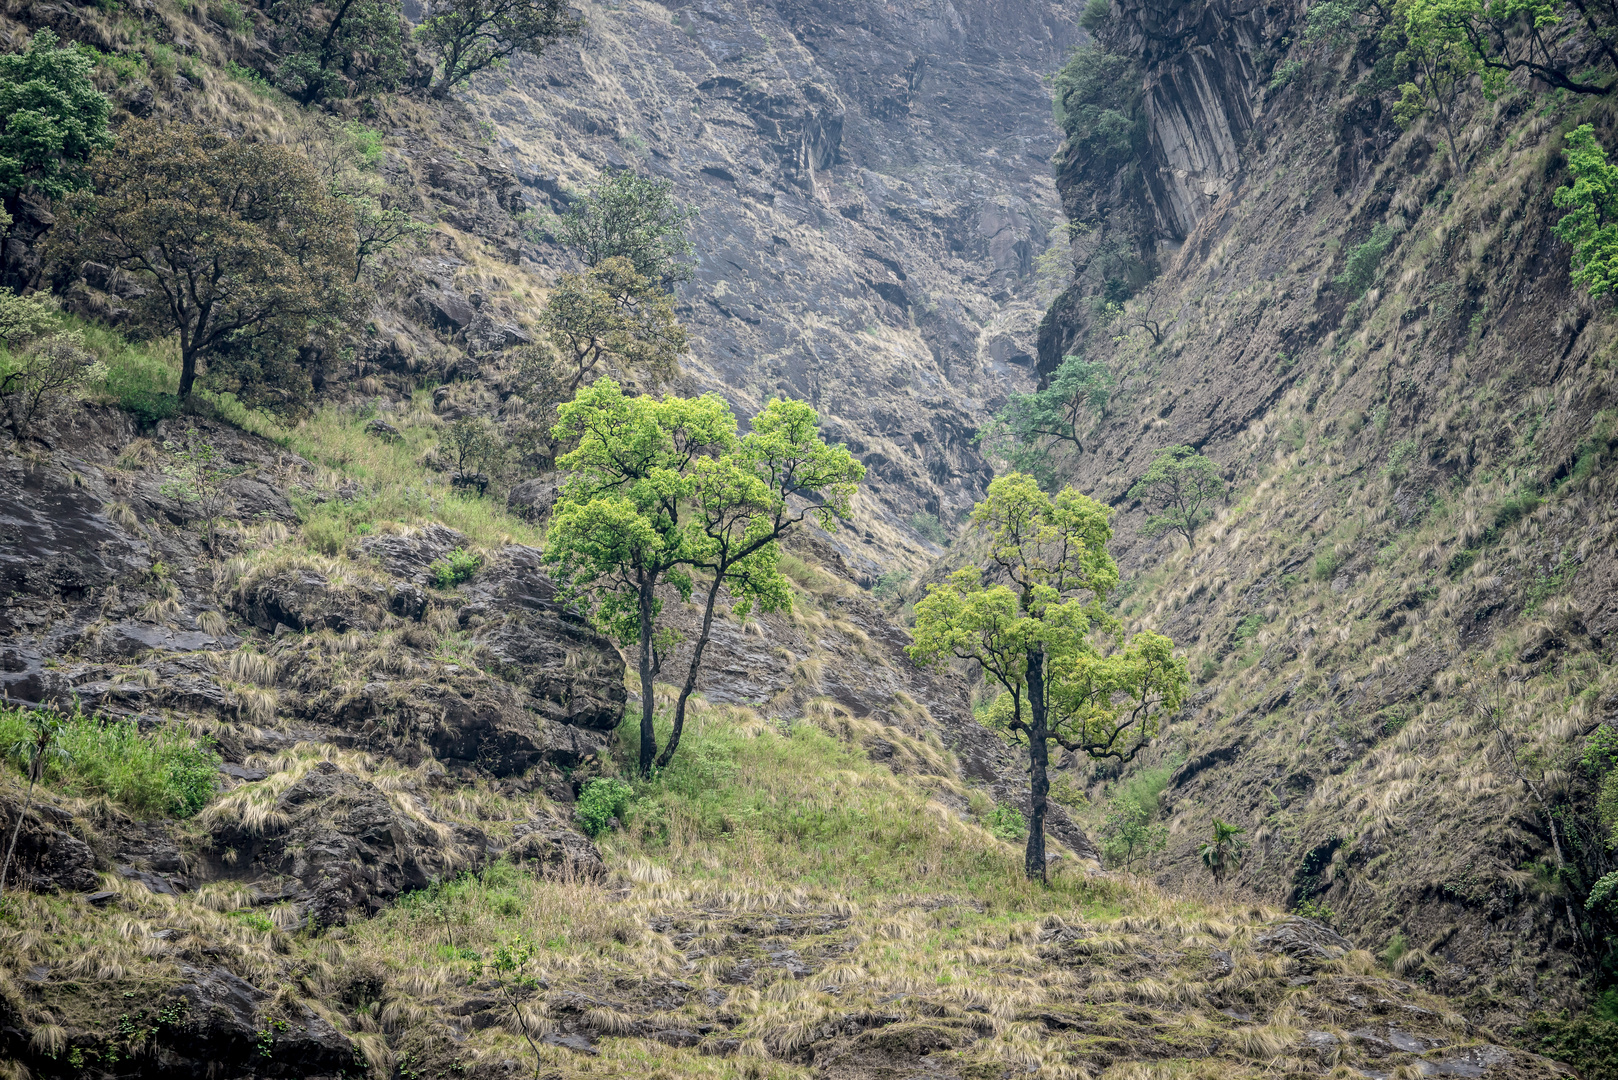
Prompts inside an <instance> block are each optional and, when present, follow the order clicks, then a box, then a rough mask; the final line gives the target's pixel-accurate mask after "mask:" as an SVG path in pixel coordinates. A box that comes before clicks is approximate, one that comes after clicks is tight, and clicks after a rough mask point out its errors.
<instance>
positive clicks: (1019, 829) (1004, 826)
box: [983, 803, 1028, 842]
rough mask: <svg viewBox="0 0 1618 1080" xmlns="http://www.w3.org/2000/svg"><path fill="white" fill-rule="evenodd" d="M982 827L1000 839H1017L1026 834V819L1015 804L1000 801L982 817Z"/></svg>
mask: <svg viewBox="0 0 1618 1080" xmlns="http://www.w3.org/2000/svg"><path fill="white" fill-rule="evenodd" d="M983 827H984V828H986V829H988V830H989V831H990V832H992V833H994V835H996V836H998V837H999V838H1000V839H1002V840H1010V841H1013V842H1015V841H1018V840H1021V839H1022V838H1023V837H1025V836H1027V835H1028V819H1027V818H1025V817H1023V816H1022V811H1021V810H1018V809H1017V808H1016V807H1015V806H1008V805H1006V804H1005V803H1001V804H1000V805H999V806H996V807H995V808H994V809H993V810H991V811H989V816H988V817H986V818H984V819H983Z"/></svg>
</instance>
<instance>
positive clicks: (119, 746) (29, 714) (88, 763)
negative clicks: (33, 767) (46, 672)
mask: <svg viewBox="0 0 1618 1080" xmlns="http://www.w3.org/2000/svg"><path fill="white" fill-rule="evenodd" d="M33 715H34V714H33V711H32V710H28V709H4V710H0V748H3V749H4V751H5V755H6V758H5V760H6V764H7V765H8V766H9V767H10V768H12V769H13V770H15V771H16V773H17V774H18V775H19V776H26V772H25V762H24V759H23V758H22V757H21V756H20V755H19V753H18V752H17V750H16V747H17V744H19V743H26V742H29V741H31V740H32V734H33V732H32V723H31V721H32V719H33ZM57 745H58V746H60V748H61V749H62V751H64V753H63V754H62V755H53V756H49V757H48V758H47V763H46V768H45V775H44V778H43V783H44V784H45V785H46V786H47V787H50V788H52V789H54V790H57V791H60V792H62V793H63V794H67V795H78V796H95V795H103V796H106V797H107V798H109V799H111V800H113V801H114V802H117V803H120V804H122V805H123V806H124V807H126V808H128V809H129V810H130V811H131V812H132V813H135V814H138V815H140V816H143V817H157V816H160V815H164V814H167V815H169V816H172V817H181V818H183V817H190V816H191V815H193V814H195V813H196V812H197V811H199V810H201V809H202V808H203V807H204V806H206V805H207V804H208V801H209V800H210V799H211V798H213V795H214V792H215V790H216V789H217V788H218V785H219V756H218V755H217V754H215V753H214V751H213V748H212V746H211V745H210V744H209V743H208V742H207V741H206V740H204V739H197V738H194V737H193V736H191V735H190V734H188V733H187V732H186V731H185V729H183V728H181V727H179V726H178V725H175V724H164V725H162V726H161V727H158V728H155V729H153V730H152V731H150V732H145V733H143V732H141V731H140V730H139V728H138V727H137V726H136V725H135V724H134V723H132V722H128V721H118V720H109V721H103V720H100V719H98V718H96V717H94V716H85V715H83V714H75V715H73V716H70V717H67V718H65V719H64V720H63V721H62V725H61V732H60V735H59V736H58V742H57Z"/></svg>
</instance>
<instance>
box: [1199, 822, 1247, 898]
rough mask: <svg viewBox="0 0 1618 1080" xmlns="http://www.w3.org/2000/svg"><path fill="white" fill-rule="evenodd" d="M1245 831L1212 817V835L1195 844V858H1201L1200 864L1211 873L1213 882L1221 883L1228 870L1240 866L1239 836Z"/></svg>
mask: <svg viewBox="0 0 1618 1080" xmlns="http://www.w3.org/2000/svg"><path fill="white" fill-rule="evenodd" d="M1246 831H1247V830H1246V829H1243V828H1240V827H1238V826H1236V825H1232V824H1230V823H1229V822H1226V821H1220V820H1219V819H1218V818H1214V819H1213V834H1212V836H1211V837H1210V838H1209V839H1208V840H1205V841H1203V842H1202V843H1201V844H1198V845H1197V858H1199V859H1201V860H1202V865H1204V866H1206V867H1207V868H1208V872H1209V873H1211V874H1213V878H1214V881H1215V882H1217V883H1220V884H1223V883H1224V880H1225V878H1226V877H1228V876H1229V875H1230V872H1231V871H1232V870H1235V869H1236V868H1237V867H1239V866H1241V862H1242V841H1241V840H1240V839H1239V837H1240V835H1241V834H1242V833H1244V832H1246Z"/></svg>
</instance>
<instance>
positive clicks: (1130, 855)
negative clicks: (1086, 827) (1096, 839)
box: [1101, 792, 1169, 870]
mask: <svg viewBox="0 0 1618 1080" xmlns="http://www.w3.org/2000/svg"><path fill="white" fill-rule="evenodd" d="M1155 816H1156V815H1155V813H1154V810H1153V804H1152V803H1148V802H1146V801H1144V800H1142V799H1141V798H1140V797H1139V796H1138V795H1137V794H1135V793H1134V792H1127V793H1123V794H1120V795H1118V796H1117V797H1116V798H1115V799H1113V803H1112V808H1111V809H1110V810H1108V811H1107V817H1106V819H1105V821H1103V823H1102V825H1101V854H1102V855H1103V856H1104V857H1105V858H1106V860H1107V863H1108V865H1110V866H1112V867H1115V868H1118V869H1124V870H1129V869H1132V868H1133V867H1134V865H1135V864H1136V863H1137V862H1139V861H1140V860H1141V859H1144V858H1147V857H1148V856H1150V855H1152V854H1153V853H1154V852H1158V851H1162V850H1163V849H1164V848H1166V847H1168V843H1169V830H1168V826H1167V825H1163V824H1160V823H1158V822H1156V821H1154V820H1153V819H1154V818H1155Z"/></svg>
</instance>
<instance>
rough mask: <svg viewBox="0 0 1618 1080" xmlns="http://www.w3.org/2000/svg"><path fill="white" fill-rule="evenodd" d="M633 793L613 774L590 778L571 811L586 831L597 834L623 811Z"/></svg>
mask: <svg viewBox="0 0 1618 1080" xmlns="http://www.w3.org/2000/svg"><path fill="white" fill-rule="evenodd" d="M634 794H635V793H634V791H633V790H632V789H631V788H630V786H629V785H628V784H626V783H624V782H623V781H622V780H619V779H618V778H617V777H615V776H614V777H607V778H605V779H600V780H591V781H590V782H589V783H588V784H585V785H584V788H583V789H582V790H581V791H580V792H579V801H578V802H577V803H575V804H574V806H573V813H574V814H575V815H576V816H577V817H578V819H579V824H580V825H582V826H583V827H584V831H585V832H586V833H589V834H590V835H591V836H597V835H599V834H600V833H601V831H602V830H603V829H605V828H606V827H607V823H608V822H610V821H611V820H612V819H613V818H616V817H618V816H619V815H620V814H622V813H623V811H624V807H626V806H628V805H629V800H630V799H631V798H632V797H633V796H634Z"/></svg>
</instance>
